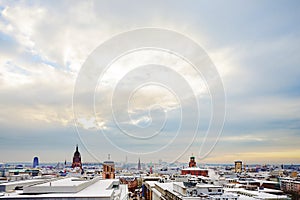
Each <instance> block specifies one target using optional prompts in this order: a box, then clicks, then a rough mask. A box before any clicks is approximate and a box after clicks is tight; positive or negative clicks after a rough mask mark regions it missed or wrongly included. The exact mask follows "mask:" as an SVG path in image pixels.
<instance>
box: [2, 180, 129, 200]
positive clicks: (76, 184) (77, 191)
mask: <svg viewBox="0 0 300 200" xmlns="http://www.w3.org/2000/svg"><path fill="white" fill-rule="evenodd" d="M127 196H128V188H127V185H121V184H120V183H119V180H117V179H107V180H101V179H100V177H97V178H94V179H92V180H85V179H81V178H74V177H73V178H72V177H69V178H63V179H57V180H54V181H50V182H47V183H42V184H37V185H31V186H25V187H24V188H23V191H21V190H20V191H14V192H10V193H5V194H4V196H2V197H0V199H43V200H45V199H64V200H65V199H66V200H68V199H102V200H119V199H120V200H123V199H127Z"/></svg>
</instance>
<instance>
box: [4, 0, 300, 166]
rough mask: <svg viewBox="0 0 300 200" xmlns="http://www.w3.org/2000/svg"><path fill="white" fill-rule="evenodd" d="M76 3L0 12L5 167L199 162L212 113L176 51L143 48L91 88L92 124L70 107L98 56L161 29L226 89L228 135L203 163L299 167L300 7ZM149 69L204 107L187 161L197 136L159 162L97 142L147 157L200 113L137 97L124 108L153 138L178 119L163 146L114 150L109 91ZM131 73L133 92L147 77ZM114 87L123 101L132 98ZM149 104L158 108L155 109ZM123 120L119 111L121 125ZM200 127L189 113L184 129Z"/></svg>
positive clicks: (13, 5) (157, 97)
mask: <svg viewBox="0 0 300 200" xmlns="http://www.w3.org/2000/svg"><path fill="white" fill-rule="evenodd" d="M70 4H71V3H70V1H62V2H61V4H57V3H56V2H53V1H2V2H0V66H1V67H0V151H1V156H0V162H13V161H31V160H32V158H33V157H34V156H38V157H39V158H40V160H41V161H45V162H58V161H64V160H65V159H67V160H70V159H71V156H72V153H73V150H74V147H75V145H76V144H79V149H80V152H81V154H82V157H83V162H95V161H96V160H95V158H93V155H91V153H92V154H94V155H96V157H97V159H98V160H100V161H102V160H105V159H106V157H107V154H111V156H112V159H114V160H116V161H120V160H124V158H125V156H128V158H130V159H132V161H135V160H136V161H137V160H138V157H140V158H141V160H144V161H148V162H150V161H153V162H154V161H158V160H159V159H162V160H165V161H171V160H172V159H173V158H174V154H176V156H177V154H181V153H183V155H182V157H181V158H180V159H179V161H181V162H184V161H186V160H187V158H188V157H189V156H190V155H191V154H194V155H196V156H198V152H199V148H200V146H201V142H203V134H204V131H205V130H206V128H207V126H208V125H207V124H208V123H209V119H210V117H211V115H212V114H211V113H210V112H209V111H210V109H209V108H210V107H211V106H212V103H211V101H209V97H210V94H209V93H210V90H209V88H207V87H206V86H205V83H204V81H203V79H200V78H198V76H197V74H195V73H194V72H193V71H191V70H190V68H189V67H190V66H189V65H188V64H187V63H185V62H184V61H182V60H181V59H178V58H176V56H174V55H172V54H170V53H168V52H167V53H166V52H159V53H157V52H155V51H152V50H143V51H139V52H133V53H132V54H130V55H128V56H124V57H122V58H120V59H119V60H117V61H116V62H115V63H113V64H112V67H111V68H110V69H111V70H108V71H107V73H106V74H105V76H104V77H103V79H102V80H101V81H102V82H101V81H100V83H101V84H100V86H104V87H99V85H97V88H96V90H95V98H96V101H95V105H96V106H95V108H96V109H95V116H89V117H86V118H77V119H76V117H75V119H74V113H73V111H74V110H73V108H72V101H73V100H74V99H73V95H74V88H75V85H76V81H77V80H78V77H79V73H80V70H81V69H82V67H83V66H84V64H85V61H86V60H87V59H88V58H89V56H90V55H91V54H92V53H93V52H94V51H95V49H97V47H98V46H99V45H101V44H103V43H104V42H105V41H107V40H109V39H110V38H112V37H113V36H116V35H118V34H121V33H124V32H127V31H131V30H136V29H140V28H145V27H155V28H161V29H168V30H172V31H175V32H178V33H180V34H183V35H185V36H187V37H188V38H191V39H192V40H193V41H195V42H196V43H197V44H199V46H200V47H202V48H203V49H204V50H205V52H206V53H207V55H208V56H209V57H210V59H211V61H212V62H213V63H214V65H215V67H216V68H217V70H218V73H219V75H220V78H221V80H222V83H223V87H224V89H225V95H226V116H225V123H224V128H223V131H222V134H221V137H220V138H219V140H218V143H217V145H216V146H215V148H214V149H213V150H212V151H211V152H210V154H209V155H208V156H207V157H205V158H203V159H201V160H198V161H197V162H198V163H232V162H233V161H234V160H243V161H244V162H245V163H249V164H250V163H276V164H282V163H287V164H290V163H294V164H299V163H300V149H299V139H300V126H299V124H300V123H299V122H300V82H299V77H300V68H299V66H300V59H299V55H300V45H299V44H300V37H299V36H300V27H299V26H298V19H300V14H299V12H298V11H299V8H300V3H299V2H298V1H287V2H279V1H276V2H274V1H247V2H240V1H227V2H222V1H213V2H204V1H188V2H179V1H176V2H175V3H174V2H173V1H164V2H160V1H155V2H140V1H136V2H135V3H132V2H131V3H130V2H127V1H124V2H118V1H102V2H97V1H72V4H71V5H70ZM145 63H146V64H151V63H159V64H163V65H165V66H171V67H172V69H175V71H176V72H178V73H181V75H182V77H184V78H185V80H187V83H188V84H189V85H190V86H191V88H192V91H193V92H194V93H193V94H195V96H197V97H199V99H200V100H199V104H200V106H201V108H202V109H204V110H201V112H200V115H201V118H200V119H201V122H203V123H204V125H202V124H201V125H200V130H199V135H197V137H196V140H195V142H194V143H193V144H192V146H191V148H189V150H188V151H186V152H183V149H184V148H185V147H186V146H187V145H188V144H189V143H190V142H191V138H190V137H188V138H187V137H184V135H179V138H177V139H178V140H180V143H178V144H175V145H176V148H174V147H170V148H166V149H165V150H163V151H162V153H161V154H159V156H160V157H158V155H157V154H147V155H131V154H129V153H127V152H124V151H121V150H119V149H118V148H116V146H114V145H112V144H111V143H110V142H109V141H108V140H107V138H106V137H105V136H104V135H103V134H101V133H100V132H99V129H101V131H103V130H105V131H107V132H106V133H108V134H109V136H110V137H111V139H112V140H113V141H116V142H119V143H117V146H118V145H119V146H121V147H122V148H128V149H129V150H133V151H134V150H136V151H143V150H144V151H150V150H151V149H157V148H159V147H161V146H162V145H164V144H165V143H166V142H167V141H169V140H170V137H173V136H174V133H175V132H176V130H177V129H178V124H179V122H180V119H181V118H176V117H175V116H177V114H179V111H180V110H179V109H178V107H179V106H180V107H182V108H183V109H186V110H187V111H188V112H190V113H192V112H193V111H194V109H195V108H194V107H193V104H192V103H191V102H190V101H189V98H187V99H188V100H186V101H184V103H180V102H178V99H176V98H174V96H172V93H169V92H168V91H167V90H165V89H166V88H159V87H157V85H156V86H154V87H144V88H143V89H144V90H142V91H141V92H140V93H138V94H137V95H136V96H134V101H133V104H132V105H131V104H130V105H129V104H128V105H129V106H128V107H129V108H130V109H129V108H128V110H127V112H129V111H130V112H129V113H130V114H131V116H130V119H131V120H130V125H138V126H141V127H146V128H147V127H151V126H150V124H151V123H152V122H153V123H154V125H155V123H156V121H155V120H156V119H157V120H158V121H159V122H160V120H162V116H164V115H162V113H161V112H160V111H161V110H160V108H163V111H164V113H169V114H168V116H171V118H170V121H168V123H167V124H166V127H165V128H166V132H165V134H166V137H162V138H158V140H154V141H155V143H151V144H149V143H147V141H145V143H143V142H134V141H132V140H129V141H126V140H125V139H122V140H120V141H119V140H117V138H119V136H118V135H117V136H116V133H117V128H116V127H115V126H113V125H114V124H112V123H111V122H112V119H111V118H110V117H109V116H110V115H109V111H111V109H108V104H106V103H104V102H107V101H108V100H109V98H108V96H109V95H108V94H110V89H111V88H113V87H112V86H113V85H116V84H117V83H119V82H121V81H120V80H122V81H123V79H122V77H124V74H126V73H129V72H132V71H130V70H132V69H133V66H136V65H140V64H145ZM150 72H152V71H149V73H150ZM134 73H135V74H133V75H132V77H131V78H132V79H130V81H129V82H126V83H127V84H126V86H127V85H129V86H131V84H133V83H134V81H135V80H138V78H144V76H143V75H144V74H143V73H142V71H134ZM168 75H170V77H171V78H169V77H168V78H169V79H170V80H175V81H176V80H177V79H176V78H172V76H171V72H169V71H168V69H164V70H161V73H160V75H159V76H157V77H158V78H160V79H161V80H163V79H164V78H165V77H167V76H168ZM136 77H137V78H136ZM150 77H151V74H150ZM174 77H175V76H174ZM176 86H177V87H178V88H179V89H180V88H181V87H183V86H182V85H181V84H178V85H176ZM199 86H200V87H199ZM183 88H184V87H183ZM117 89H120V91H121V92H124V96H125V91H126V90H127V88H122V87H119V88H117ZM183 90H184V89H182V90H181V91H183ZM187 91H188V90H187ZM150 93H151V95H149V94H150ZM120 94H122V93H120ZM126 94H127V93H126ZM120 97H121V98H119V99H117V100H116V104H117V105H120V106H121V105H123V104H122V103H124V102H123V99H122V97H123V96H122V95H121V96H120ZM87 102H88V101H86V100H85V98H82V99H80V103H81V104H78V105H80V106H82V107H80V109H82V110H81V111H85V109H86V108H85V106H86V103H87ZM153 102H154V104H153ZM125 103H128V102H125ZM126 105H127V104H126ZM153 105H159V108H156V107H154V109H153V107H151V106H153ZM88 106H91V105H88ZM130 106H133V107H134V106H135V107H134V108H135V109H133V108H131V107H130ZM117 108H118V109H117ZM127 112H124V110H122V109H119V107H116V113H117V115H116V116H118V117H120V120H123V119H124V118H123V117H124V116H125V114H127ZM149 116H150V117H149ZM173 116H174V117H173ZM151 117H152V118H151ZM193 117H194V115H192V114H191V116H190V117H187V118H185V120H186V121H187V122H190V121H192V120H193ZM75 123H76V125H75ZM124 124H125V123H124ZM121 125H122V123H121ZM125 125H127V124H125ZM125 125H124V126H125ZM191 126H192V125H191ZM76 127H77V130H78V131H79V133H77V131H76ZM190 129H191V128H190V126H188V125H187V126H184V127H183V132H184V133H185V134H187V135H189V134H191V131H192V130H190ZM137 134H142V135H143V134H146V132H145V133H144V132H143V133H141V132H139V133H137ZM168 134H169V135H168ZM79 136H80V137H82V138H83V139H82V140H84V141H82V140H80V139H79ZM138 136H140V135H138ZM148 136H149V135H148ZM176 137H177V136H176ZM82 142H84V143H85V144H86V146H84V145H83V144H82ZM87 150H88V151H87ZM266 159H267V161H268V162H266Z"/></svg>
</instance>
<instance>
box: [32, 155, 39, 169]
mask: <svg viewBox="0 0 300 200" xmlns="http://www.w3.org/2000/svg"><path fill="white" fill-rule="evenodd" d="M37 166H39V158H38V157H34V158H33V164H32V167H33V168H36V167H37Z"/></svg>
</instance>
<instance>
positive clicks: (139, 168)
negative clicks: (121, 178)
mask: <svg viewBox="0 0 300 200" xmlns="http://www.w3.org/2000/svg"><path fill="white" fill-rule="evenodd" d="M141 169H142V167H141V160H140V158H139V162H138V170H141Z"/></svg>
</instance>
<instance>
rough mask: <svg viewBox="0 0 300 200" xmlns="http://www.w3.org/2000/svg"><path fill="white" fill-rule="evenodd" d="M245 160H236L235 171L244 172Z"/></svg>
mask: <svg viewBox="0 0 300 200" xmlns="http://www.w3.org/2000/svg"><path fill="white" fill-rule="evenodd" d="M242 168H243V162H242V161H241V160H236V161H234V172H235V173H242Z"/></svg>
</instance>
